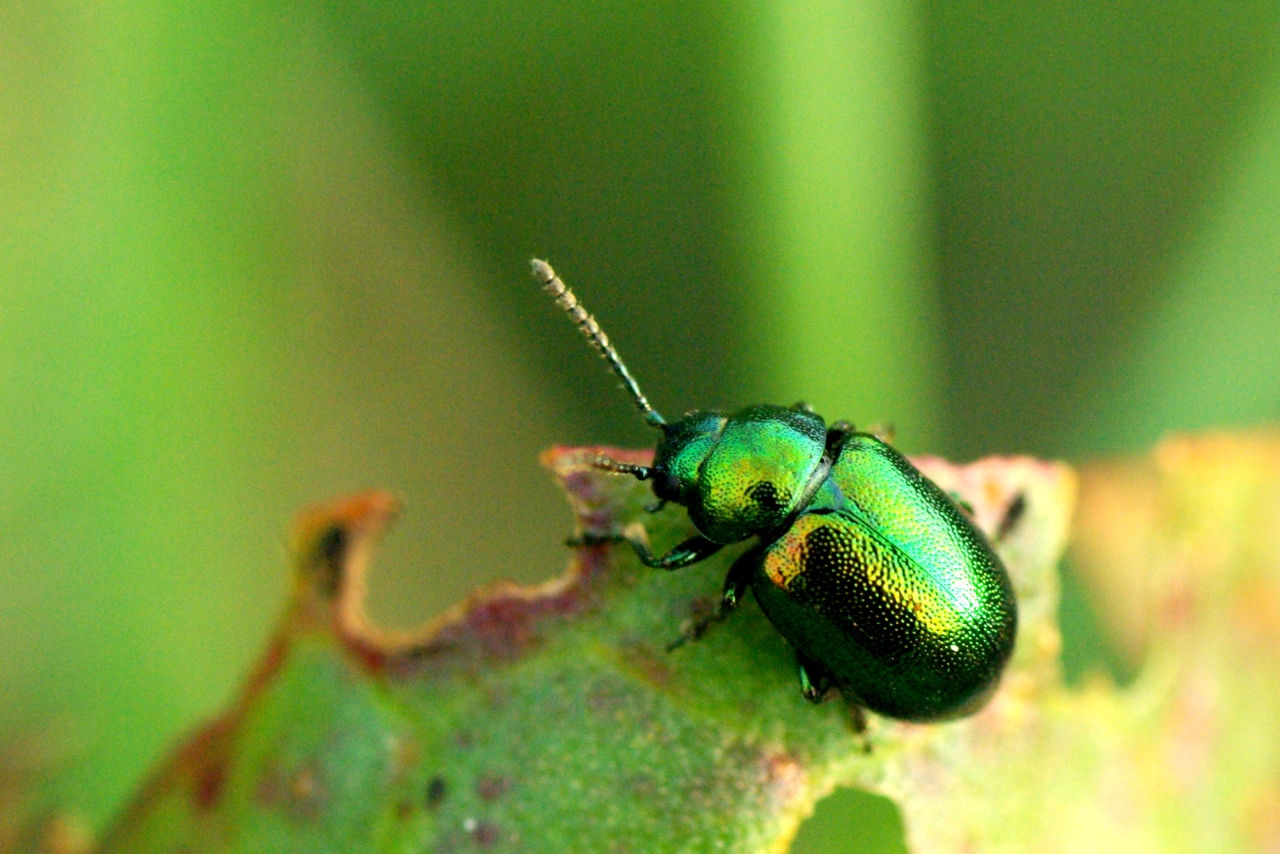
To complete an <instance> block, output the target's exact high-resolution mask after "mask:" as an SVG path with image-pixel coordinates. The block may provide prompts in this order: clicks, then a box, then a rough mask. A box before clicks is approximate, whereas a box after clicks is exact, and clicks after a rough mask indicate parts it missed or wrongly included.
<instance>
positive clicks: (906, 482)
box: [533, 261, 1018, 720]
mask: <svg viewBox="0 0 1280 854" xmlns="http://www.w3.org/2000/svg"><path fill="white" fill-rule="evenodd" d="M533 273H534V276H536V277H537V279H538V280H539V281H540V282H541V283H542V285H543V289H544V290H546V291H547V292H548V293H549V294H551V296H553V297H554V298H555V299H556V302H557V303H558V304H559V305H560V307H561V308H563V309H564V310H565V311H566V312H568V314H569V317H570V319H571V320H573V322H574V324H575V325H576V326H577V327H578V328H579V329H580V330H581V331H582V332H583V334H584V335H586V336H587V340H588V341H589V342H590V343H591V346H593V347H595V348H596V350H598V351H599V352H600V353H601V354H602V355H603V356H604V357H605V359H606V360H607V361H608V363H609V366H610V368H612V370H613V372H614V373H615V374H617V376H618V378H619V379H621V380H622V383H623V386H624V387H625V388H626V389H627V391H628V392H629V393H630V395H631V399H632V402H633V403H635V405H636V408H638V409H639V410H640V411H641V413H642V414H643V415H644V419H645V421H646V422H647V423H648V424H650V425H651V426H653V427H657V428H658V429H660V430H662V438H661V439H660V440H659V441H658V447H657V449H656V450H655V451H654V459H653V464H652V465H651V466H643V465H637V464H635V463H629V462H624V461H620V460H612V459H608V458H607V457H599V458H597V460H596V462H595V465H596V466H598V467H599V468H601V469H604V470H606V471H611V472H617V473H619V474H628V475H632V476H633V477H636V478H639V479H640V480H649V481H651V482H652V483H653V493H654V495H656V496H657V497H658V498H659V499H661V500H660V502H659V505H658V506H661V504H662V503H665V502H667V501H672V502H675V503H677V504H680V505H683V506H684V507H685V508H686V509H687V510H688V511H689V520H690V521H691V522H692V523H693V525H694V527H695V528H697V530H698V535H697V536H695V537H690V538H689V539H687V540H685V541H684V542H682V543H679V544H677V545H676V546H674V547H673V548H671V549H670V550H669V551H668V552H667V553H666V554H663V555H656V554H654V553H653V552H652V551H651V549H650V546H649V537H648V535H647V534H646V533H645V532H644V531H643V529H639V530H636V529H633V528H632V526H628V531H627V532H626V533H625V534H624V535H623V536H625V538H626V539H627V540H628V541H629V542H630V543H631V545H632V546H633V547H634V548H635V551H636V555H637V556H638V557H639V558H640V561H641V562H642V563H644V564H645V565H646V566H651V567H655V568H658V569H667V570H671V569H679V568H680V567H683V566H689V565H691V564H694V563H697V562H698V561H700V560H704V559H706V558H707V557H709V556H711V555H712V554H714V553H715V552H716V551H717V550H719V549H720V548H721V547H723V546H725V545H728V544H730V543H737V542H741V541H742V540H745V539H748V538H749V537H759V538H760V543H759V545H758V546H756V547H755V548H753V549H751V550H750V551H747V552H746V553H745V554H743V555H742V556H741V557H739V558H738V560H737V561H735V562H734V564H733V567H732V568H731V569H730V570H729V575H728V577H727V578H726V579H725V587H724V595H723V597H722V599H721V605H720V609H719V610H718V611H717V612H715V613H713V614H709V615H705V616H703V617H701V618H699V619H698V620H697V621H695V622H694V623H693V624H691V628H690V629H689V631H688V632H687V634H686V638H696V637H698V635H700V634H701V633H702V632H703V631H704V630H705V629H706V628H707V626H708V625H710V623H711V622H712V621H713V620H717V619H723V617H724V616H725V615H727V614H728V612H729V610H730V609H732V608H733V607H734V606H735V604H736V603H737V602H738V601H739V599H740V598H741V597H742V596H743V595H744V594H745V593H746V588H747V587H748V586H750V587H751V588H752V589H753V591H754V592H755V596H756V599H757V600H758V601H759V603H760V607H761V608H762V609H763V610H764V612H765V613H766V614H767V615H768V616H769V619H770V620H771V621H772V622H773V624H774V626H776V627H777V629H778V631H779V632H780V633H781V634H782V636H783V637H784V638H786V639H787V640H788V641H789V642H790V643H791V644H792V646H794V647H795V648H796V652H797V657H798V659H799V664H800V685H801V691H802V693H803V694H804V696H805V697H807V698H808V699H810V700H815V701H816V700H820V699H821V698H822V694H823V693H824V692H825V690H826V686H827V685H829V684H830V683H832V682H834V683H835V684H837V685H838V686H840V687H841V689H842V690H844V691H845V692H847V693H848V694H850V695H851V696H852V697H854V698H855V699H856V700H857V701H858V702H860V703H862V704H863V705H864V706H866V707H867V708H868V709H871V710H872V711H874V712H879V713H880V714H884V715H889V716H892V717H896V718H903V719H906V720H937V719H941V718H947V717H955V716H959V715H962V714H966V713H968V712H970V711H973V710H974V709H975V708H976V707H977V706H978V705H979V704H980V703H981V702H982V700H983V699H984V698H985V697H986V696H987V695H988V694H989V692H990V691H991V689H992V688H993V687H994V686H995V684H996V681H997V680H998V679H999V677H1000V671H1001V670H1002V669H1003V668H1004V665H1005V662H1007V661H1008V659H1009V655H1010V654H1011V652H1012V650H1013V641H1014V634H1015V633H1016V631H1017V622H1018V621H1017V608H1016V605H1015V602H1014V598H1013V589H1012V587H1011V586H1010V584H1009V578H1008V575H1007V574H1006V573H1005V570H1004V567H1003V566H1001V564H1000V560H999V558H997V557H996V555H995V552H993V551H992V550H991V546H990V545H988V544H987V541H986V539H984V538H983V536H982V534H981V533H980V532H979V531H978V529H977V528H975V527H974V526H973V523H972V522H971V521H969V519H968V518H967V517H966V516H965V515H964V514H962V513H961V512H960V510H959V508H957V507H956V505H955V504H954V503H953V502H952V501H951V499H949V498H948V497H947V496H946V495H944V494H943V493H942V491H941V490H940V489H938V487H937V485H935V484H934V483H933V482H932V481H931V480H929V479H928V478H926V477H925V476H924V475H922V474H921V473H920V472H919V471H918V470H917V469H916V468H915V467H914V466H912V465H911V463H909V462H908V461H907V459H906V458H905V457H903V456H902V455H901V454H899V453H898V452H897V451H895V450H893V449H892V448H890V447H889V446H888V445H886V444H885V443H884V442H882V441H880V440H879V439H877V438H875V437H874V436H870V435H867V434H865V433H856V432H854V430H853V428H852V427H851V426H849V425H848V424H847V423H844V422H836V423H835V424H833V425H831V427H830V428H829V429H828V427H827V425H826V424H825V422H823V420H822V419H821V418H820V417H818V416H817V415H815V414H814V413H813V411H812V410H811V409H810V408H809V407H808V406H806V405H804V404H802V403H797V404H796V405H795V406H792V407H790V408H784V407H781V406H765V405H761V406H750V407H747V408H746V409H743V410H740V411H738V412H734V413H732V414H728V415H726V414H724V413H720V412H699V411H694V412H690V413H688V414H687V415H685V417H684V418H681V419H680V420H679V421H675V422H668V421H666V420H665V419H664V418H663V417H662V416H661V415H659V414H658V412H657V411H656V410H655V409H654V408H653V407H652V406H650V404H649V401H648V399H647V398H646V397H645V396H644V394H643V393H642V392H641V391H640V386H639V384H638V383H636V381H635V379H634V378H633V377H632V376H631V374H630V372H629V371H628V370H627V368H626V365H624V364H623V362H622V359H621V358H620V357H619V356H618V353H617V351H616V350H614V348H613V345H612V344H610V343H609V339H608V337H607V336H606V335H605V334H604V332H603V331H602V330H601V329H600V326H599V324H598V323H596V320H595V318H593V317H592V316H591V315H590V314H589V313H588V312H587V310H586V309H585V308H583V307H582V305H581V304H580V303H579V302H578V298H577V297H576V296H575V295H574V294H573V292H572V291H570V290H569V288H568V287H567V286H566V285H565V284H564V282H563V281H561V280H560V278H559V277H558V276H556V274H555V271H554V270H552V269H551V266H550V265H549V264H547V263H546V262H545V261H534V262H533Z"/></svg>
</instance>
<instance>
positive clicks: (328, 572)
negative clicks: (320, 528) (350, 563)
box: [315, 525, 347, 596]
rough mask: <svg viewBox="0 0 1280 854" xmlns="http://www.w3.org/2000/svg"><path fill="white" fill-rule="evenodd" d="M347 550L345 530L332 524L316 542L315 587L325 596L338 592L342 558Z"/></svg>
mask: <svg viewBox="0 0 1280 854" xmlns="http://www.w3.org/2000/svg"><path fill="white" fill-rule="evenodd" d="M346 551H347V532H346V531H345V530H343V529H342V528H340V527H338V526H337V525H334V526H333V527H331V528H329V529H328V530H327V531H325V532H324V536H322V537H320V539H319V540H318V541H317V542H316V552H315V573H316V576H317V580H316V589H317V590H319V591H320V592H321V593H322V594H324V595H325V596H333V595H335V594H336V593H337V592H338V585H339V582H340V581H341V580H342V570H343V566H342V559H343V557H344V556H345V554H346Z"/></svg>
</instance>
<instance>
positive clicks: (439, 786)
mask: <svg viewBox="0 0 1280 854" xmlns="http://www.w3.org/2000/svg"><path fill="white" fill-rule="evenodd" d="M446 794H448V787H447V786H446V785H445V783H444V778H443V777H432V778H431V780H430V781H429V782H428V783H427V808H428V809H436V808H437V807H439V806H440V804H441V803H443V802H444V796H445V795H446Z"/></svg>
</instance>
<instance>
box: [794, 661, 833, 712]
mask: <svg viewBox="0 0 1280 854" xmlns="http://www.w3.org/2000/svg"><path fill="white" fill-rule="evenodd" d="M796 675H798V676H799V677H800V693H801V694H804V698H805V699H806V700H808V701H809V702H810V703H821V702H822V701H823V700H824V699H825V698H826V696H827V692H828V691H830V690H831V674H830V672H829V671H828V670H827V669H826V668H825V667H823V666H822V665H821V664H818V662H816V661H814V660H813V659H812V658H809V657H808V656H807V655H805V654H804V653H802V652H800V651H799V650H796Z"/></svg>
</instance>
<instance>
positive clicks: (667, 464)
mask: <svg viewBox="0 0 1280 854" xmlns="http://www.w3.org/2000/svg"><path fill="white" fill-rule="evenodd" d="M728 420H729V419H728V418H726V417H725V414H724V413H723V412H702V411H695V412H690V413H689V414H687V415H685V417H684V418H681V419H680V420H679V421H675V422H672V423H671V424H667V425H666V426H664V427H663V428H662V431H663V434H662V441H661V442H659V443H658V449H657V450H656V451H655V452H654V455H653V468H654V470H655V471H657V472H660V473H661V477H660V478H659V479H655V480H654V483H653V488H654V492H655V493H657V494H658V496H659V497H660V498H665V499H667V500H668V501H674V502H676V503H677V504H682V505H688V504H689V503H690V502H691V501H696V500H697V497H698V469H699V467H700V466H701V465H702V463H703V461H704V460H706V458H707V455H708V454H710V453H711V449H712V448H714V447H715V445H716V442H718V441H720V434H721V433H722V432H723V431H724V425H725V423H726V422H727V421H728Z"/></svg>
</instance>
